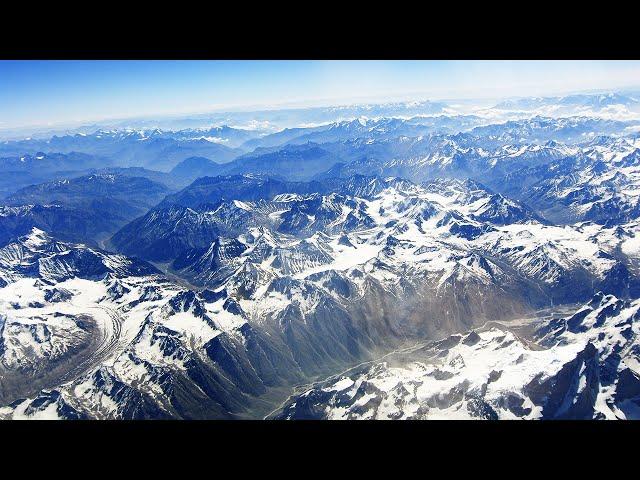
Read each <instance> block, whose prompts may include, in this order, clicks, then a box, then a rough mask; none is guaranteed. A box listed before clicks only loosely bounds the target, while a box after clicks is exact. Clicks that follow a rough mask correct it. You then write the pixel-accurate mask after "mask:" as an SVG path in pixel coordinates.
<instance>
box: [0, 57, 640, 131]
mask: <svg viewBox="0 0 640 480" xmlns="http://www.w3.org/2000/svg"><path fill="white" fill-rule="evenodd" d="M0 74H1V75H0V103H1V104H2V105H3V108H2V109H1V110H0V130H2V131H5V132H6V131H10V130H27V129H29V128H33V129H38V128H40V129H42V128H56V127H57V128H62V127H65V126H69V127H71V126H80V125H82V124H90V123H101V122H109V121H127V120H136V119H144V118H149V117H161V116H163V117H179V116H185V115H202V114H207V113H224V112H234V111H259V110H269V109H272V110H278V109H286V108H310V107H325V106H326V107H329V106H339V105H348V104H353V103H368V102H376V103H390V102H393V101H411V100H436V101H441V100H472V99H475V100H485V101H489V100H491V99H502V98H514V97H529V96H554V95H566V94H570V93H582V92H584V93H587V92H589V91H607V90H622V89H632V88H638V87H637V86H640V62H638V61H397V60H394V61H131V60H130V61H1V62H0Z"/></svg>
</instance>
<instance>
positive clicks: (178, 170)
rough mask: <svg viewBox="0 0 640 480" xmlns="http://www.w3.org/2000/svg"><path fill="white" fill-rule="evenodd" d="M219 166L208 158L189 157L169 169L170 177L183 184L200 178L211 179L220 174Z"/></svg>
mask: <svg viewBox="0 0 640 480" xmlns="http://www.w3.org/2000/svg"><path fill="white" fill-rule="evenodd" d="M221 170H224V168H221V166H220V165H219V164H217V163H215V162H212V161H211V160H209V159H208V158H203V157H189V158H186V159H184V160H183V161H181V162H180V163H179V164H178V165H176V166H175V167H173V168H172V169H171V172H169V173H170V174H171V176H173V177H175V178H178V179H180V180H181V181H185V182H192V181H194V180H195V179H196V178H200V177H213V176H215V175H217V174H219V173H220V171H221Z"/></svg>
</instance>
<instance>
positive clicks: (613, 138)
mask: <svg viewBox="0 0 640 480" xmlns="http://www.w3.org/2000/svg"><path fill="white" fill-rule="evenodd" d="M586 97H588V98H586ZM586 97H585V96H580V97H578V96H576V97H575V98H573V97H564V98H553V99H527V100H526V101H525V100H517V101H505V102H502V103H500V104H499V105H497V106H496V107H495V108H494V109H491V110H493V111H494V113H495V115H497V116H500V120H496V119H495V116H491V115H488V114H487V112H485V111H480V110H479V111H477V112H475V113H473V114H469V112H467V113H466V114H460V112H448V111H447V110H446V107H444V106H440V105H436V104H434V103H424V104H421V103H418V104H414V105H411V106H405V107H401V106H399V105H395V106H390V107H388V109H387V110H388V111H389V112H396V111H397V110H398V109H402V108H405V110H406V111H410V112H411V115H395V116H394V115H386V116H385V115H380V116H378V117H376V116H375V115H370V116H367V118H365V117H364V116H363V115H364V114H362V113H360V116H359V117H358V118H356V119H353V118H351V119H346V120H345V119H340V120H338V121H335V122H331V123H325V124H322V125H313V126H304V125H302V126H297V127H292V128H288V129H285V130H282V131H280V132H275V133H273V132H269V131H267V130H246V129H240V128H233V127H228V126H219V127H218V126H213V127H211V126H207V127H197V128H195V127H194V128H192V127H190V128H187V129H183V130H173V131H172V130H160V129H148V130H131V129H129V130H126V129H125V130H118V129H113V130H99V131H97V132H95V133H92V134H70V135H65V136H63V137H52V138H48V139H35V140H33V139H32V140H21V141H11V142H5V143H4V144H2V145H0V156H4V157H5V158H2V159H0V172H2V173H3V174H4V175H5V178H6V179H7V180H6V181H1V182H0V187H1V188H2V194H3V196H4V199H3V200H2V201H1V203H2V205H1V206H0V418H7V419H11V418H13V419H20V418H31V419H38V418H64V419H76V418H97V419H109V418H118V419H127V418H145V419H151V418H236V419H238V418H264V417H267V418H278V419H297V418H318V419H338V418H349V419H359V418H376V419H382V418H389V419H400V418H421V419H430V418H487V419H502V418H525V419H538V418H542V419H548V418H582V419H592V418H606V419H613V418H639V417H640V377H639V375H640V357H639V355H640V346H638V343H637V332H638V325H637V322H636V319H637V310H638V307H639V304H638V302H639V300H638V299H639V298H640V276H639V270H638V267H639V262H640V204H639V201H640V200H639V198H640V197H639V195H640V164H639V160H640V139H639V137H638V131H639V127H640V117H639V118H638V119H635V118H633V117H632V116H630V115H627V114H625V115H622V116H619V117H615V116H611V115H595V114H593V110H599V111H600V110H606V111H607V112H609V113H611V108H610V107H611V106H612V105H620V104H623V105H625V108H628V109H629V110H630V111H631V110H633V108H635V103H634V98H635V97H631V96H624V95H619V96H602V98H600V97H597V98H596V97H593V98H592V97H590V96H586ZM549 106H557V107H558V108H557V109H556V110H552V109H550V108H548V107H549ZM543 107H544V108H545V109H546V110H545V111H544V115H545V116H542V115H541V111H540V109H542V108H543ZM421 108H423V109H424V110H420V109H421ZM567 108H577V109H578V110H579V112H578V113H579V115H573V116H568V115H565V113H566V109H567ZM586 108H588V109H590V110H589V112H591V113H589V114H585V111H586V110H585V109H586ZM375 109H376V111H378V110H379V111H381V112H382V111H385V110H384V109H382V108H381V107H379V106H378V107H375ZM525 111H526V112H529V114H528V115H525V114H523V112H525ZM505 112H506V113H505ZM509 112H512V113H509ZM513 112H515V113H513ZM558 112H560V113H558ZM509 115H511V117H509ZM502 117H504V118H502ZM221 152H222V155H221Z"/></svg>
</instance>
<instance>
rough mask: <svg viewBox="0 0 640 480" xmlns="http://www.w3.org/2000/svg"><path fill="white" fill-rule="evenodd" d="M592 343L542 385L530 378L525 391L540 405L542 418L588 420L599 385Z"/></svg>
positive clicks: (592, 412) (597, 367) (598, 371)
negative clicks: (530, 380)
mask: <svg viewBox="0 0 640 480" xmlns="http://www.w3.org/2000/svg"><path fill="white" fill-rule="evenodd" d="M597 353H598V352H597V350H596V348H595V347H594V346H593V344H591V343H589V344H587V346H586V348H585V349H584V350H583V351H582V352H581V353H580V354H579V355H578V356H577V357H576V358H575V359H574V360H572V361H570V362H569V363H567V364H565V365H564V366H563V367H562V369H561V370H560V371H559V372H558V374H557V375H554V376H552V377H550V378H548V379H546V380H545V381H543V382H541V383H540V382H539V380H537V379H534V380H533V381H532V382H531V383H530V384H529V385H528V386H527V387H526V388H525V392H526V393H527V394H528V395H529V397H530V398H531V400H532V401H533V402H534V403H535V404H537V405H542V418H543V419H590V418H593V417H594V413H595V411H594V408H593V407H594V405H595V402H596V397H597V396H598V389H599V386H600V366H599V363H598V356H597Z"/></svg>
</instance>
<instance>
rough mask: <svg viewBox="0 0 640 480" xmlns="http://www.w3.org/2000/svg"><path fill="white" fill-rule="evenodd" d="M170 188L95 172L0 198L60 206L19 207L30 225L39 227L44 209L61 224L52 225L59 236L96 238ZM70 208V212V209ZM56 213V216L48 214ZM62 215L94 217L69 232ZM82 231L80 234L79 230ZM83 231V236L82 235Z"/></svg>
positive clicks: (16, 203) (12, 202)
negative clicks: (58, 216) (83, 228)
mask: <svg viewBox="0 0 640 480" xmlns="http://www.w3.org/2000/svg"><path fill="white" fill-rule="evenodd" d="M169 192H170V190H169V189H168V188H167V187H166V186H164V185H162V184H160V183H156V182H153V181H151V180H149V179H147V178H142V177H129V176H126V175H113V174H99V175H98V174H95V175H88V176H84V177H78V178H72V179H65V180H58V181H54V182H47V183H43V184H38V185H33V186H29V187H25V188H23V189H21V190H18V191H17V192H16V193H14V194H12V195H10V196H9V197H7V198H6V199H5V200H4V203H5V204H6V205H12V206H21V205H40V206H42V205H45V206H50V205H53V206H58V207H63V208H62V209H55V208H54V209H51V208H49V209H46V208H45V209H26V210H24V211H20V212H21V214H20V218H21V219H22V222H27V220H29V221H32V222H33V226H38V227H40V228H43V227H44V226H45V225H46V223H45V224H43V218H44V217H43V216H42V215H44V214H45V213H46V216H47V218H49V219H50V220H48V224H49V225H50V226H52V227H54V226H55V225H64V226H66V228H65V229H64V230H62V231H61V230H58V228H55V227H54V228H53V229H52V230H48V231H51V232H52V233H54V234H56V235H61V236H62V238H73V239H80V240H82V241H85V242H91V243H93V242H96V241H99V240H102V239H105V238H107V237H109V236H110V235H111V234H112V233H113V232H115V231H116V230H118V229H119V228H120V227H121V226H123V225H124V224H126V223H128V222H129V221H131V220H132V219H134V218H136V217H138V216H140V215H143V214H144V213H146V211H147V210H148V209H149V208H151V207H153V206H154V205H156V204H157V203H158V202H160V201H161V200H162V199H163V198H164V197H165V196H166V195H167V194H168V193H169ZM71 212H73V213H71ZM55 215H60V216H62V218H60V219H58V220H53V219H51V216H55ZM14 216H15V215H14ZM64 216H69V217H70V218H72V217H83V216H84V218H85V219H87V220H88V219H98V221H94V222H91V223H87V222H86V221H83V222H80V224H82V225H85V227H86V230H81V229H80V228H79V229H78V231H77V232H75V233H76V235H71V236H69V233H70V232H69V230H70V229H69V228H68V226H67V225H68V224H67V221H68V220H69V219H65V218H64ZM80 233H82V234H83V235H82V236H81V237H80V236H79V234H80ZM85 235H86V236H85Z"/></svg>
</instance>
